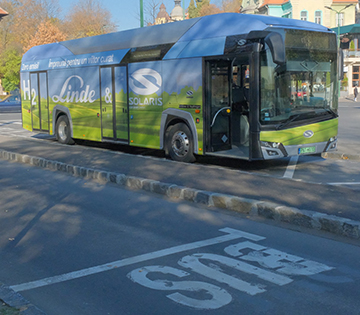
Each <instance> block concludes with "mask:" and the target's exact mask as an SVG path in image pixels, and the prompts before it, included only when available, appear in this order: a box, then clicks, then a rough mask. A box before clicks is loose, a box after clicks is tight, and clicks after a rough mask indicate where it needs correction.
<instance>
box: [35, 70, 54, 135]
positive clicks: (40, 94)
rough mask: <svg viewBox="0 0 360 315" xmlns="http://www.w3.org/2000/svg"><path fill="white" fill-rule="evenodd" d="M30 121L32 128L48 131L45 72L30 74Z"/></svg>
mask: <svg viewBox="0 0 360 315" xmlns="http://www.w3.org/2000/svg"><path fill="white" fill-rule="evenodd" d="M30 88H31V93H30V94H31V100H30V101H31V121H32V128H33V129H34V130H40V131H49V104H48V101H49V100H48V86H47V74H46V72H36V73H31V74H30Z"/></svg>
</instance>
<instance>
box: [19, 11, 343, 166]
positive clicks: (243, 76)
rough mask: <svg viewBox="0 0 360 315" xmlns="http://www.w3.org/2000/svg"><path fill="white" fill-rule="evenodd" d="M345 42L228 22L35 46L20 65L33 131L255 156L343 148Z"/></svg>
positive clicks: (259, 19)
mask: <svg viewBox="0 0 360 315" xmlns="http://www.w3.org/2000/svg"><path fill="white" fill-rule="evenodd" d="M337 67H338V66H337V45H336V35H335V34H334V33H333V32H332V31H330V30H329V29H327V28H325V27H323V26H320V25H317V24H313V23H310V22H304V21H297V20H291V19H283V18H275V17H269V16H259V15H255V16H254V15H244V14H235V13H233V14H231V13H229V14H219V15H213V16H206V17H201V18H196V19H191V20H186V21H182V22H174V23H168V24H166V25H158V26H152V27H147V28H141V29H135V30H129V31H122V32H116V33H111V34H106V35H100V36H95V37H88V38H82V39H76V40H71V41H65V42H60V43H52V44H47V45H42V46H36V47H33V48H31V49H30V50H29V51H28V52H26V53H25V54H24V56H23V59H22V64H21V78H20V84H21V97H22V123H23V127H24V128H25V129H28V130H31V131H39V132H46V133H49V134H51V135H55V136H56V138H57V139H58V141H60V142H61V143H65V144H71V143H74V141H76V140H77V139H84V140H92V141H109V142H115V143H119V144H127V145H133V146H138V147H145V148H154V149H162V150H165V152H166V154H167V156H169V157H170V158H172V159H174V160H177V161H185V162H191V161H194V160H195V156H196V155H206V154H207V155H216V156H220V157H233V158H241V159H247V160H260V159H265V160H266V159H274V158H281V157H286V156H293V155H302V154H318V153H321V152H324V151H329V150H334V149H336V143H337V130H338V115H337V107H338V94H337V93H338V73H337V72H338V71H337Z"/></svg>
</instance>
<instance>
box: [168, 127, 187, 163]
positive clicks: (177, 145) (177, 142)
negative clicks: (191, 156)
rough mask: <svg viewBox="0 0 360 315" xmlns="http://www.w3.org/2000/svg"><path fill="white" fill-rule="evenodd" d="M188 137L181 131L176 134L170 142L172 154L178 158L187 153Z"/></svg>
mask: <svg viewBox="0 0 360 315" xmlns="http://www.w3.org/2000/svg"><path fill="white" fill-rule="evenodd" d="M189 145H190V141H189V137H188V136H187V134H186V133H185V132H183V131H178V132H176V133H175V134H174V135H173V137H172V141H171V147H172V150H173V152H174V153H175V155H176V156H178V157H184V156H185V155H186V154H187V153H188V152H189Z"/></svg>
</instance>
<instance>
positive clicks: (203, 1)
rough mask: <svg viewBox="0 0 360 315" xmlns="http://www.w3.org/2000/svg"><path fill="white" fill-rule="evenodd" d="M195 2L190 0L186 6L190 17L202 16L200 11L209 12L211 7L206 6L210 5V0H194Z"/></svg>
mask: <svg viewBox="0 0 360 315" xmlns="http://www.w3.org/2000/svg"><path fill="white" fill-rule="evenodd" d="M195 2H196V3H195ZM195 2H194V0H191V1H190V4H189V7H188V12H189V18H190V19H192V18H196V17H199V16H202V15H201V14H202V13H204V12H209V11H210V10H211V8H210V9H209V8H208V7H209V6H210V0H195ZM213 6H215V5H213ZM201 10H203V11H201Z"/></svg>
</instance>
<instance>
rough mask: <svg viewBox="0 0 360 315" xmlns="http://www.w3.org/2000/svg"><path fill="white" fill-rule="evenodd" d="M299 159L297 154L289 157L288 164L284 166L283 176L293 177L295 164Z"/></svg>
mask: <svg viewBox="0 0 360 315" xmlns="http://www.w3.org/2000/svg"><path fill="white" fill-rule="evenodd" d="M298 160H299V156H298V155H295V156H292V157H291V158H290V161H289V165H288V167H287V168H286V171H285V174H284V176H283V177H284V178H293V177H294V173H295V168H296V164H297V162H298Z"/></svg>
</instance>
